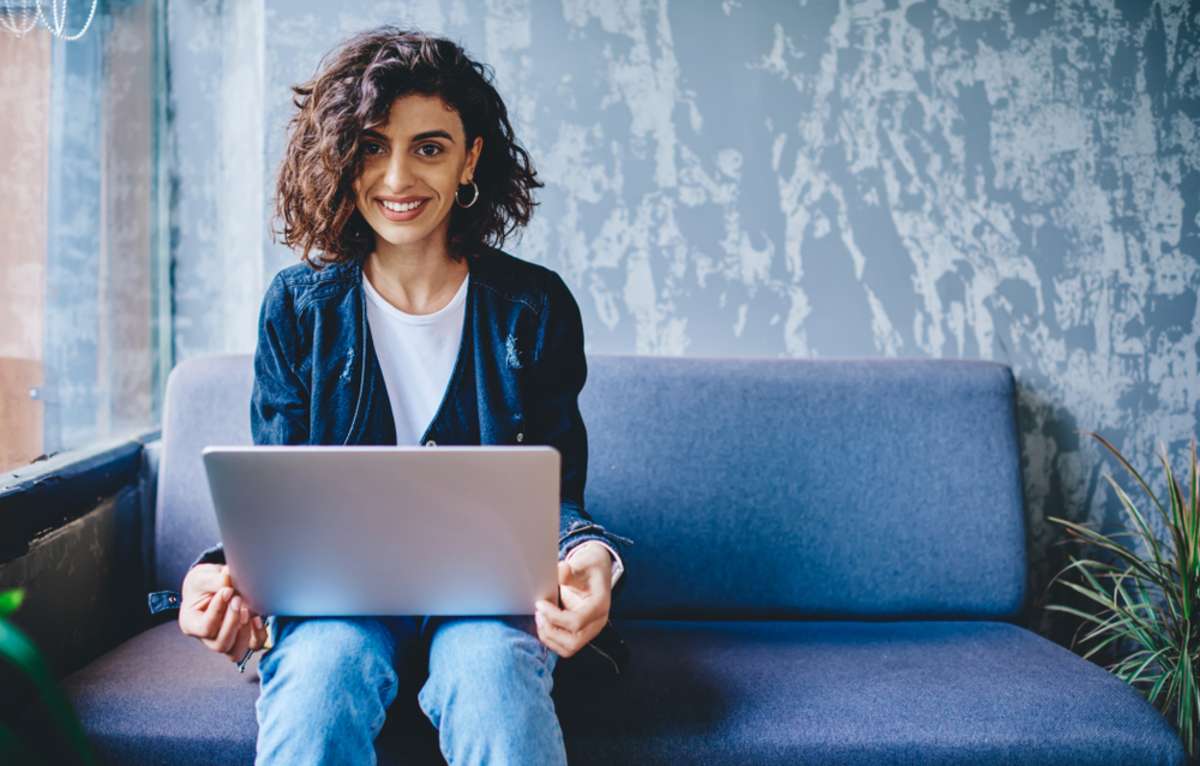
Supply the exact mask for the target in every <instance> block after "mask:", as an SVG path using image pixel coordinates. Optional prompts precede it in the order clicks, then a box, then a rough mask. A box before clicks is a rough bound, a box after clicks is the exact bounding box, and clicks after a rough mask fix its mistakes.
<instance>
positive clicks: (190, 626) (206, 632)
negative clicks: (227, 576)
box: [179, 588, 233, 639]
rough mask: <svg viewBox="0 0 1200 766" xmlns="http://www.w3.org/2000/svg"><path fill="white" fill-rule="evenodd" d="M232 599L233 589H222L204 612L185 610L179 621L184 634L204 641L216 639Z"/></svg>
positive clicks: (192, 609) (193, 609) (210, 600)
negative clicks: (226, 608)
mask: <svg viewBox="0 0 1200 766" xmlns="http://www.w3.org/2000/svg"><path fill="white" fill-rule="evenodd" d="M232 597H233V589H232V588H222V589H221V590H219V591H217V593H216V594H215V595H213V597H212V598H210V599H209V602H208V606H206V607H205V608H204V610H203V611H201V610H199V609H195V608H189V609H185V610H184V611H183V612H182V613H181V615H180V621H179V622H180V627H182V628H183V629H184V631H183V632H184V633H187V634H188V635H190V636H195V637H197V638H202V639H212V638H215V637H216V635H217V631H218V630H220V628H221V623H222V621H224V619H225V607H226V606H227V605H228V604H229V600H230V599H231V598H232ZM185 618H186V619H185Z"/></svg>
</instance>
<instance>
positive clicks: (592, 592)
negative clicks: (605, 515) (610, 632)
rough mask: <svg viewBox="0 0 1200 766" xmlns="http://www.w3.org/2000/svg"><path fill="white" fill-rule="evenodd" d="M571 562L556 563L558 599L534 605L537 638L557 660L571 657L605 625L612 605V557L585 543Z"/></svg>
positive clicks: (573, 553) (573, 554)
mask: <svg viewBox="0 0 1200 766" xmlns="http://www.w3.org/2000/svg"><path fill="white" fill-rule="evenodd" d="M569 558H570V563H567V562H566V561H560V562H558V597H559V600H560V601H561V602H562V608H561V609H560V608H559V607H557V606H555V605H554V604H551V603H550V602H549V601H545V600H540V601H538V602H537V603H536V604H534V608H535V610H536V611H535V612H534V619H535V621H536V623H537V631H538V638H539V639H540V640H541V642H542V643H543V644H545V645H546V646H547V647H549V648H550V649H553V650H554V653H555V654H557V655H558V656H560V657H564V658H566V657H570V656H571V655H573V654H575V653H576V652H578V651H579V650H580V649H582V648H583V647H585V646H587V644H588V642H589V641H591V640H592V639H593V638H595V637H596V636H597V635H598V634H599V633H600V631H601V630H603V628H604V626H605V625H607V624H608V610H609V608H610V607H611V606H612V566H613V560H612V555H611V554H609V552H608V549H607V548H605V547H604V546H603V545H600V544H598V543H597V544H588V543H584V544H583V545H581V546H580V547H579V549H578V550H577V551H572V555H571V556H570V557H569Z"/></svg>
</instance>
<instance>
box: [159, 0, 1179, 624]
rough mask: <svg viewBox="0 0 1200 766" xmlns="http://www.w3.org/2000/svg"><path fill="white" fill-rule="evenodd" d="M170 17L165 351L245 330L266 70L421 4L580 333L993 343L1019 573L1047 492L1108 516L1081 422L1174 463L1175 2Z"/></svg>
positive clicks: (1045, 569)
mask: <svg viewBox="0 0 1200 766" xmlns="http://www.w3.org/2000/svg"><path fill="white" fill-rule="evenodd" d="M171 13H172V18H171V31H172V36H173V39H172V43H173V46H172V51H173V52H172V82H173V89H172V99H173V104H174V114H175V133H176V136H177V143H176V146H175V150H176V152H177V154H176V158H177V162H178V169H179V172H178V178H177V181H178V192H179V197H178V201H179V203H180V204H179V205H178V206H177V209H176V210H175V211H174V216H173V220H174V221H175V222H176V227H175V248H176V253H177V257H178V260H177V263H176V269H177V271H176V295H177V314H176V316H177V330H176V348H177V350H178V352H179V355H180V357H187V356H189V355H192V354H195V353H200V352H205V351H217V350H249V349H250V348H251V347H252V344H253V333H252V330H251V329H250V328H251V324H250V323H252V322H253V317H254V314H255V312H256V310H257V304H258V296H259V295H260V294H261V290H262V287H263V285H264V284H265V280H266V279H267V278H269V276H270V275H271V274H272V273H274V271H276V270H277V269H279V268H281V267H283V266H286V265H288V264H290V263H293V262H294V261H295V256H294V255H293V254H291V253H290V252H288V251H286V250H285V249H282V248H280V247H279V246H278V245H274V244H272V243H271V242H270V241H269V237H268V235H267V234H266V231H267V229H266V216H267V214H268V212H269V203H270V200H269V194H270V189H271V179H272V178H273V174H274V172H275V168H276V166H277V163H278V161H279V157H280V153H281V150H282V146H283V142H284V132H283V131H284V125H285V123H286V120H287V117H288V115H289V109H290V105H289V96H290V94H289V91H288V86H289V85H290V84H292V83H296V82H299V81H302V80H303V79H305V78H307V77H309V76H310V75H311V74H312V72H313V69H314V67H315V65H316V63H317V60H318V58H319V57H320V55H321V54H322V53H323V52H325V51H326V50H327V49H329V48H330V47H331V46H332V45H334V44H335V43H336V42H338V41H339V40H341V39H342V38H344V37H345V36H346V35H348V34H350V33H352V32H355V31H358V30H360V29H363V28H365V27H368V26H372V25H374V24H377V23H382V22H389V23H399V24H405V23H413V24H415V25H417V26H419V27H421V28H424V29H426V30H427V31H433V32H441V33H445V34H448V35H450V36H452V37H454V38H456V39H458V40H460V41H461V42H462V43H463V44H464V45H465V46H466V47H467V48H468V50H469V51H471V52H472V53H473V54H475V55H476V56H477V57H478V58H481V59H482V60H484V61H486V62H488V63H490V64H491V65H492V66H493V67H494V69H495V72H496V76H497V82H498V87H499V89H500V91H501V93H502V94H503V95H504V97H505V99H506V101H507V103H508V105H509V108H510V111H511V112H512V113H513V115H514V116H515V118H516V119H515V124H516V127H517V131H518V135H519V137H520V138H521V139H522V141H523V142H524V143H525V145H526V146H527V147H528V148H529V150H530V151H531V154H532V156H533V158H534V161H535V163H536V166H537V168H538V170H539V171H540V173H541V175H542V177H543V179H544V180H545V181H546V182H547V187H546V188H545V189H544V190H542V193H541V194H540V197H539V199H540V200H541V202H542V206H541V207H540V208H539V210H538V212H537V214H536V216H535V219H534V221H533V223H532V224H531V226H530V227H529V229H528V230H527V231H526V232H525V234H524V237H523V238H522V239H521V240H520V241H519V242H514V243H510V246H509V247H508V249H509V250H510V251H511V252H513V253H515V254H517V255H520V256H522V257H525V258H529V259H532V260H535V261H539V262H541V263H544V264H546V265H548V266H550V267H552V268H555V269H557V270H559V271H560V272H561V273H562V274H563V275H564V277H565V279H566V280H567V282H568V284H570V286H571V287H572V289H573V290H574V292H575V294H576V296H577V297H578V298H579V301H580V304H581V307H582V309H583V314H584V321H585V324H586V330H587V344H588V348H589V350H590V351H592V352H636V353H646V354H687V355H742V356H802V357H831V356H913V357H954V358H958V357H967V358H983V359H994V360H998V361H1002V362H1005V363H1007V364H1010V365H1011V366H1012V368H1013V370H1014V372H1015V374H1016V377H1017V380H1018V383H1019V387H1020V410H1019V417H1020V429H1021V432H1022V452H1023V463H1024V471H1025V485H1026V498H1027V503H1028V511H1029V520H1030V526H1031V536H1032V539H1031V545H1032V549H1031V557H1032V565H1033V572H1032V582H1031V586H1032V588H1033V590H1032V594H1033V595H1034V596H1035V597H1036V596H1037V595H1038V594H1039V593H1040V590H1041V588H1042V587H1043V586H1044V583H1045V582H1046V580H1047V579H1048V577H1049V575H1050V573H1051V571H1052V568H1053V567H1055V565H1056V563H1057V561H1058V557H1061V556H1062V551H1061V550H1060V549H1057V548H1052V547H1051V546H1050V543H1051V541H1052V540H1054V539H1057V538H1059V537H1060V535H1059V533H1058V529H1057V528H1056V527H1053V526H1050V525H1048V524H1047V523H1046V522H1045V521H1044V517H1045V516H1047V515H1066V516H1069V517H1072V518H1075V519H1086V520H1091V521H1094V522H1095V523H1097V524H1104V525H1107V526H1111V525H1112V524H1114V523H1118V522H1119V518H1118V510H1117V507H1116V506H1115V504H1113V503H1111V502H1110V501H1109V500H1108V499H1107V492H1106V491H1105V487H1104V484H1103V483H1102V482H1101V481H1100V475H1101V471H1107V470H1108V469H1107V467H1106V466H1107V465H1109V463H1108V462H1107V461H1105V460H1104V459H1103V456H1102V455H1101V454H1100V452H1099V450H1098V449H1097V448H1096V447H1095V446H1093V444H1092V443H1091V442H1089V441H1087V440H1085V439H1082V438H1081V437H1080V436H1079V435H1078V433H1077V429H1089V430H1098V431H1100V432H1102V433H1104V434H1106V435H1107V436H1109V437H1110V438H1112V439H1113V440H1114V441H1115V442H1116V443H1117V444H1118V445H1119V446H1121V447H1123V448H1124V449H1126V450H1127V451H1128V453H1129V454H1130V455H1131V456H1132V458H1133V460H1134V462H1135V464H1137V465H1139V466H1142V467H1145V468H1147V469H1148V470H1151V471H1152V472H1153V469H1152V467H1151V466H1152V464H1151V460H1152V455H1153V452H1154V450H1155V449H1156V445H1158V444H1159V443H1162V444H1164V445H1165V446H1166V447H1167V449H1168V450H1169V452H1170V454H1171V455H1172V456H1173V458H1174V459H1175V460H1176V463H1177V465H1182V459H1183V453H1184V448H1185V446H1186V443H1187V440H1188V439H1190V438H1191V436H1192V434H1194V433H1195V430H1196V429H1195V423H1196V418H1197V415H1198V414H1200V405H1198V404H1197V394H1198V393H1200V362H1198V354H1200V315H1198V314H1197V290H1198V287H1200V4H1198V3H1197V2H1188V0H1182V1H1179V0H1176V1H1163V2H1148V1H1145V0H1133V1H1131V2H1122V3H1116V2H1104V1H1103V0H1075V1H1073V2H1066V1H1064V2H1054V1H1053V0H1041V1H1034V0H1012V1H1011V2H1002V1H1000V0H943V1H942V2H900V3H897V2H882V1H879V2H868V1H866V0H863V1H862V2H841V3H837V2H832V0H810V2H792V3H782V2H750V1H749V0H743V1H739V0H724V1H723V2H719V1H717V0H713V1H712V2H691V1H690V0H688V1H687V2H685V1H684V0H674V1H673V2H669V0H658V1H657V2H654V1H653V0H645V1H641V0H626V1H623V2H603V1H594V0H561V1H559V2H550V1H549V0H545V1H543V0H536V1H534V0H469V1H468V0H453V1H452V2H435V1H433V0H427V1H425V2H385V1H383V0H376V1H372V2H357V3H351V2H345V3H336V4H333V3H325V2H318V1H317V0H287V1H286V2H285V1H284V0H266V2H265V4H262V5H259V4H254V3H235V2H227V3H224V4H222V3H220V2H194V1H193V2H178V3H172V5H171ZM254 159H260V160H261V161H260V163H259V164H258V165H255V164H254V162H252V161H250V162H248V160H254ZM255 201H257V203H258V204H247V202H251V203H253V202H255ZM183 203H186V205H187V211H186V212H185V211H184V210H183V209H182V207H183ZM197 211H199V212H200V215H196V212H197ZM254 234H258V235H259V241H258V242H255V241H254V239H253V235H254ZM260 243H261V246H260ZM231 248H232V250H233V251H231V250H230V249H231ZM219 264H228V265H230V266H231V268H228V269H225V270H221V269H219V268H217V266H218V265H219ZM1040 629H1042V630H1043V632H1046V633H1048V634H1054V632H1055V630H1056V628H1055V627H1054V626H1052V625H1050V624H1049V623H1048V622H1046V621H1045V620H1044V619H1043V620H1042V621H1041V622H1040ZM1060 638H1061V637H1060Z"/></svg>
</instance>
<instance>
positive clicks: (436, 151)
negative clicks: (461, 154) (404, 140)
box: [417, 144, 442, 157]
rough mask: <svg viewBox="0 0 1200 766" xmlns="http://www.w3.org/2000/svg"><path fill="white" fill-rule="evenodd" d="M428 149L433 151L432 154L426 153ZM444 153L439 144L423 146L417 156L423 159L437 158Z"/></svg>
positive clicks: (419, 148) (418, 148) (418, 149)
mask: <svg viewBox="0 0 1200 766" xmlns="http://www.w3.org/2000/svg"><path fill="white" fill-rule="evenodd" d="M426 149H432V150H433V151H431V152H426V151H425V150H426ZM441 153H442V147H441V146H440V145H438V144H421V145H420V146H418V147H417V154H419V155H421V156H422V157H436V156H438V155H439V154H441Z"/></svg>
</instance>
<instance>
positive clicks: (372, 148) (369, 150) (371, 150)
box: [362, 141, 383, 155]
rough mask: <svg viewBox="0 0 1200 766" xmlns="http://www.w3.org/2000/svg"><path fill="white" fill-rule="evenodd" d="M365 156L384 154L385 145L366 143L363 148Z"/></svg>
mask: <svg viewBox="0 0 1200 766" xmlns="http://www.w3.org/2000/svg"><path fill="white" fill-rule="evenodd" d="M362 151H363V154H369V155H373V154H382V153H383V144H381V143H379V142H378V141H364V142H363V147H362Z"/></svg>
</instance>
